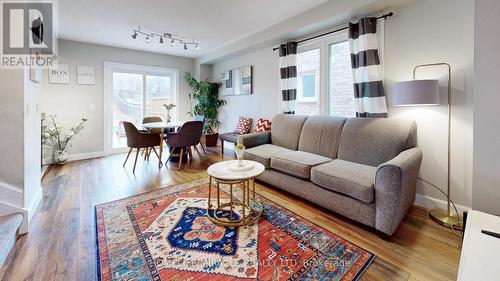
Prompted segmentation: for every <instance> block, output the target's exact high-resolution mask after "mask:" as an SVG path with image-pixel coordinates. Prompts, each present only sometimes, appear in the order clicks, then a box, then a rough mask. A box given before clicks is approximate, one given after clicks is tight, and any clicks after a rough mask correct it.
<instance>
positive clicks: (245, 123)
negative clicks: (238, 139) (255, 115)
mask: <svg viewBox="0 0 500 281" xmlns="http://www.w3.org/2000/svg"><path fill="white" fill-rule="evenodd" d="M251 127H252V118H249V117H243V116H240V118H239V119H238V123H236V128H234V132H235V133H237V134H240V135H243V134H246V133H248V132H249V131H250V128H251Z"/></svg>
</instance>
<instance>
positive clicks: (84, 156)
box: [68, 151, 105, 161]
mask: <svg viewBox="0 0 500 281" xmlns="http://www.w3.org/2000/svg"><path fill="white" fill-rule="evenodd" d="M104 156H105V155H104V151H95V152H88V153H79V154H72V155H70V156H68V161H78V160H86V159H93V158H99V157H104Z"/></svg>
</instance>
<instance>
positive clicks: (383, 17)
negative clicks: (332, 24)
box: [273, 12, 394, 51]
mask: <svg viewBox="0 0 500 281" xmlns="http://www.w3.org/2000/svg"><path fill="white" fill-rule="evenodd" d="M393 15H394V13H393V12H389V13H387V14H385V15H381V16H380V17H377V20H379V19H384V20H385V19H387V18H388V17H392V16H393ZM347 28H349V27H347V26H346V27H342V28H339V29H335V30H332V31H328V32H325V33H322V34H319V35H316V36H313V37H310V38H306V39H302V40H300V41H297V43H302V42H306V41H309V40H313V39H316V38H319V37H323V36H326V35H329V34H332V33H335V32H339V31H342V30H346V29H347ZM278 49H279V47H275V48H273V51H276V50H278Z"/></svg>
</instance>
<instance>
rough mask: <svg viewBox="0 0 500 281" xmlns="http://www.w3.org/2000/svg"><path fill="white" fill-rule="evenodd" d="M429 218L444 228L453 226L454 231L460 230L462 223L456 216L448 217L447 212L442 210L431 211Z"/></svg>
mask: <svg viewBox="0 0 500 281" xmlns="http://www.w3.org/2000/svg"><path fill="white" fill-rule="evenodd" d="M429 217H430V218H431V219H432V220H433V221H435V222H437V223H439V224H441V225H444V226H447V227H451V226H453V227H454V228H455V229H462V223H461V222H460V219H459V218H458V216H456V215H450V216H448V212H447V211H446V210H443V209H432V210H430V211H429Z"/></svg>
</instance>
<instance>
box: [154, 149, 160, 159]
mask: <svg viewBox="0 0 500 281" xmlns="http://www.w3.org/2000/svg"><path fill="white" fill-rule="evenodd" d="M153 152H154V153H155V154H156V157H158V160H159V159H160V155H159V154H158V152H156V149H155V148H154V147H153Z"/></svg>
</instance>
